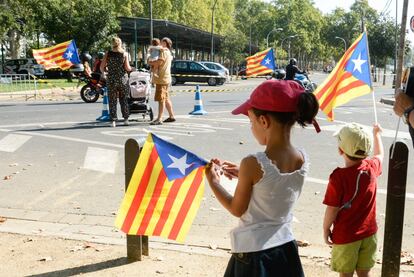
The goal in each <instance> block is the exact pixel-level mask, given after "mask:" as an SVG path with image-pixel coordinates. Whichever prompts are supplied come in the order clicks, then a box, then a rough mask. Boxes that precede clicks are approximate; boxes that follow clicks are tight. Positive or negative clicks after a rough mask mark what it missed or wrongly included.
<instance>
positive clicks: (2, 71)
mask: <svg viewBox="0 0 414 277" xmlns="http://www.w3.org/2000/svg"><path fill="white" fill-rule="evenodd" d="M4 50H6V49H4V45H3V44H1V74H4Z"/></svg>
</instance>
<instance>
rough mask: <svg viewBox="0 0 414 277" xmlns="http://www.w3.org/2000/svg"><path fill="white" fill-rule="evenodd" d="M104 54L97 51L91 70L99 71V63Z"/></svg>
mask: <svg viewBox="0 0 414 277" xmlns="http://www.w3.org/2000/svg"><path fill="white" fill-rule="evenodd" d="M104 56H105V53H104V52H99V53H98V57H97V58H96V59H95V62H94V64H93V72H95V73H99V74H100V73H101V69H100V67H101V63H102V60H103V58H104Z"/></svg>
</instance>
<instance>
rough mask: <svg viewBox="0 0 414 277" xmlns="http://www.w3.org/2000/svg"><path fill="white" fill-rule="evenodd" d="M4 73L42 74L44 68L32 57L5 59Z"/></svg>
mask: <svg viewBox="0 0 414 277" xmlns="http://www.w3.org/2000/svg"><path fill="white" fill-rule="evenodd" d="M4 73H5V74H29V73H30V74H32V75H35V76H43V74H44V73H45V69H44V67H43V65H40V64H38V63H37V62H36V60H35V59H33V58H25V59H13V60H7V61H6V63H5V66H4Z"/></svg>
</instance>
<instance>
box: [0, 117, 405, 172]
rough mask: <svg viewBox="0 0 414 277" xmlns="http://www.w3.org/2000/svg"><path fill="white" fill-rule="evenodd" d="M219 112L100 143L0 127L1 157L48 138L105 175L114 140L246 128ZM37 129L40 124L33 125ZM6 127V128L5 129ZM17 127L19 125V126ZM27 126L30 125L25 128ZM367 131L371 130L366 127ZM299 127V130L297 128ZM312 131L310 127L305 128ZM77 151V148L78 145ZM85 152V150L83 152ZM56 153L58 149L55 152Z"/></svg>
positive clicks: (120, 131)
mask: <svg viewBox="0 0 414 277" xmlns="http://www.w3.org/2000/svg"><path fill="white" fill-rule="evenodd" d="M222 113H225V112H221V113H217V116H214V117H205V118H200V117H192V116H188V115H181V116H177V118H178V119H179V123H172V124H165V125H161V126H148V125H147V124H145V125H144V124H137V125H133V124H131V126H129V127H125V128H103V130H101V131H100V134H101V135H102V136H101V137H102V139H101V140H90V139H85V138H80V137H72V136H68V135H62V134H61V133H59V132H48V133H41V132H39V131H27V130H25V131H18V129H19V128H13V126H12V125H8V126H0V154H1V153H2V152H4V153H17V152H19V151H30V149H31V148H32V147H33V146H31V147H27V148H25V149H24V150H23V148H24V146H25V145H28V144H33V143H34V142H33V138H34V137H37V138H40V139H51V140H58V141H64V142H65V143H67V142H69V143H74V144H76V145H83V146H82V151H84V152H83V154H81V155H82V156H83V163H82V164H81V165H80V168H82V169H85V170H92V171H99V172H103V173H107V174H114V173H115V172H116V171H117V168H119V166H120V163H121V162H122V160H121V157H122V150H123V147H124V146H123V143H113V140H114V139H116V140H118V141H120V140H121V141H124V140H125V139H127V138H131V137H133V138H135V139H137V140H138V141H139V142H140V144H141V143H143V141H144V140H145V138H146V136H147V134H148V133H149V132H154V133H157V134H159V135H160V136H162V137H163V138H164V139H167V140H174V139H175V138H177V137H195V138H196V137H197V136H204V135H207V134H213V133H218V132H223V131H224V132H229V133H231V132H233V131H234V129H235V128H236V127H235V126H243V125H248V124H250V123H249V119H247V118H245V117H231V118H226V117H223V116H222V115H221V114H222ZM318 121H319V124H320V125H321V126H320V127H321V130H322V131H325V132H328V133H333V132H335V131H337V130H339V128H341V126H342V125H343V124H344V123H345V122H343V121H335V122H334V123H330V122H326V121H325V119H324V118H318ZM71 124H76V123H75V122H69V123H68V122H62V123H61V124H59V123H44V124H40V125H42V126H51V125H53V126H55V125H61V126H71ZM36 126H39V124H36ZM5 127H7V129H5ZM18 127H20V126H18ZM25 127H30V126H25ZM365 127H366V128H372V127H371V126H368V125H366V126H365ZM298 128H300V127H298ZM307 128H309V129H312V128H313V127H312V126H309V127H307ZM382 135H383V137H384V138H392V139H393V138H394V136H395V131H394V130H391V129H384V130H383V134H382ZM399 138H402V139H407V140H408V139H410V135H409V133H408V132H406V131H400V132H399ZM74 147H77V148H78V150H79V149H80V148H79V146H74ZM83 149H84V150H83ZM57 150H59V149H57Z"/></svg>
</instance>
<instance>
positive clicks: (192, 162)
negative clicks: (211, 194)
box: [115, 133, 207, 242]
mask: <svg viewBox="0 0 414 277" xmlns="http://www.w3.org/2000/svg"><path fill="white" fill-rule="evenodd" d="M206 164H207V162H206V161H205V160H203V159H201V158H199V157H197V156H196V155H194V154H192V153H190V152H188V151H187V150H184V149H182V148H180V147H179V146H177V145H175V144H172V143H170V142H167V141H165V140H162V139H161V138H159V137H157V136H156V135H154V134H151V133H150V134H149V135H148V137H147V140H146V142H145V144H144V147H143V149H142V152H141V154H140V157H139V159H138V163H137V165H136V167H135V170H134V173H133V175H132V177H131V181H130V183H129V186H128V190H127V192H126V193H125V196H124V199H123V201H122V204H121V206H120V208H119V211H118V215H117V217H116V220H115V226H116V227H117V228H118V229H120V230H122V231H123V232H124V233H127V234H130V235H146V236H160V237H164V238H168V239H171V240H176V241H179V242H183V241H184V239H185V237H186V235H187V233H188V231H189V230H190V227H191V224H192V222H193V220H194V218H195V216H196V213H197V210H198V208H199V206H200V203H201V199H202V197H203V194H204V176H205V165H206Z"/></svg>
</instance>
